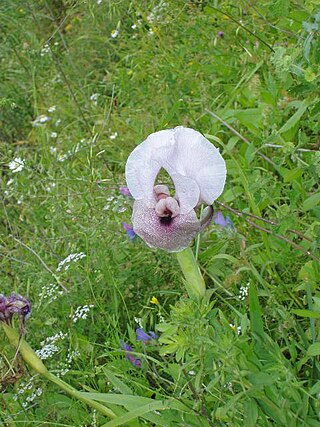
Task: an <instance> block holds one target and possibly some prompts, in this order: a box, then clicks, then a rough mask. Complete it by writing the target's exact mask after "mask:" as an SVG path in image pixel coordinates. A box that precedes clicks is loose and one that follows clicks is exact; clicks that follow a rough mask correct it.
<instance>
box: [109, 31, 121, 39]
mask: <svg viewBox="0 0 320 427" xmlns="http://www.w3.org/2000/svg"><path fill="white" fill-rule="evenodd" d="M118 35H119V30H112V31H111V37H112V38H113V39H115V38H116V37H118Z"/></svg>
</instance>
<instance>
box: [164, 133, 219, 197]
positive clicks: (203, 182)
mask: <svg viewBox="0 0 320 427" xmlns="http://www.w3.org/2000/svg"><path fill="white" fill-rule="evenodd" d="M173 131H174V140H175V144H174V147H173V152H171V156H170V158H168V163H167V164H166V165H165V169H166V170H167V171H168V173H169V174H170V175H171V176H172V175H173V174H174V173H179V174H180V175H184V176H187V177H188V178H192V179H193V180H194V181H196V183H197V184H198V186H199V188H200V202H204V203H206V204H207V205H211V204H212V203H213V201H214V200H215V199H217V198H218V197H219V196H220V194H221V193H222V191H223V188H224V184H225V180H226V165H225V161H224V159H223V157H222V156H221V154H220V152H219V149H218V148H216V147H215V146H214V145H213V144H211V142H210V141H208V140H207V139H206V138H205V137H204V136H203V135H201V133H200V132H197V131H195V130H194V129H190V128H184V127H182V126H179V127H177V128H175V129H173Z"/></svg>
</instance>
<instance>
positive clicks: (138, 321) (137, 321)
mask: <svg viewBox="0 0 320 427" xmlns="http://www.w3.org/2000/svg"><path fill="white" fill-rule="evenodd" d="M134 321H135V322H136V323H137V324H138V325H139V328H142V319H141V317H135V318H134Z"/></svg>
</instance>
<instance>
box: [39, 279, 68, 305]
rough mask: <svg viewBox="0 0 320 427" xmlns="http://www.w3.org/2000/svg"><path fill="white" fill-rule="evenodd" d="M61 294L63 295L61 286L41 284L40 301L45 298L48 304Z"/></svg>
mask: <svg viewBox="0 0 320 427" xmlns="http://www.w3.org/2000/svg"><path fill="white" fill-rule="evenodd" d="M61 295H63V291H62V290H61V288H60V287H59V286H58V285H55V284H53V283H50V284H49V285H47V286H42V288H41V292H40V294H39V298H40V301H41V300H42V299H43V300H47V301H48V304H51V303H52V302H53V301H55V300H56V299H57V298H58V297H59V296H61Z"/></svg>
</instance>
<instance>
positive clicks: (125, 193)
mask: <svg viewBox="0 0 320 427" xmlns="http://www.w3.org/2000/svg"><path fill="white" fill-rule="evenodd" d="M119 191H120V193H121V194H122V195H123V196H126V197H132V195H131V193H130V191H129V188H128V187H119Z"/></svg>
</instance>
